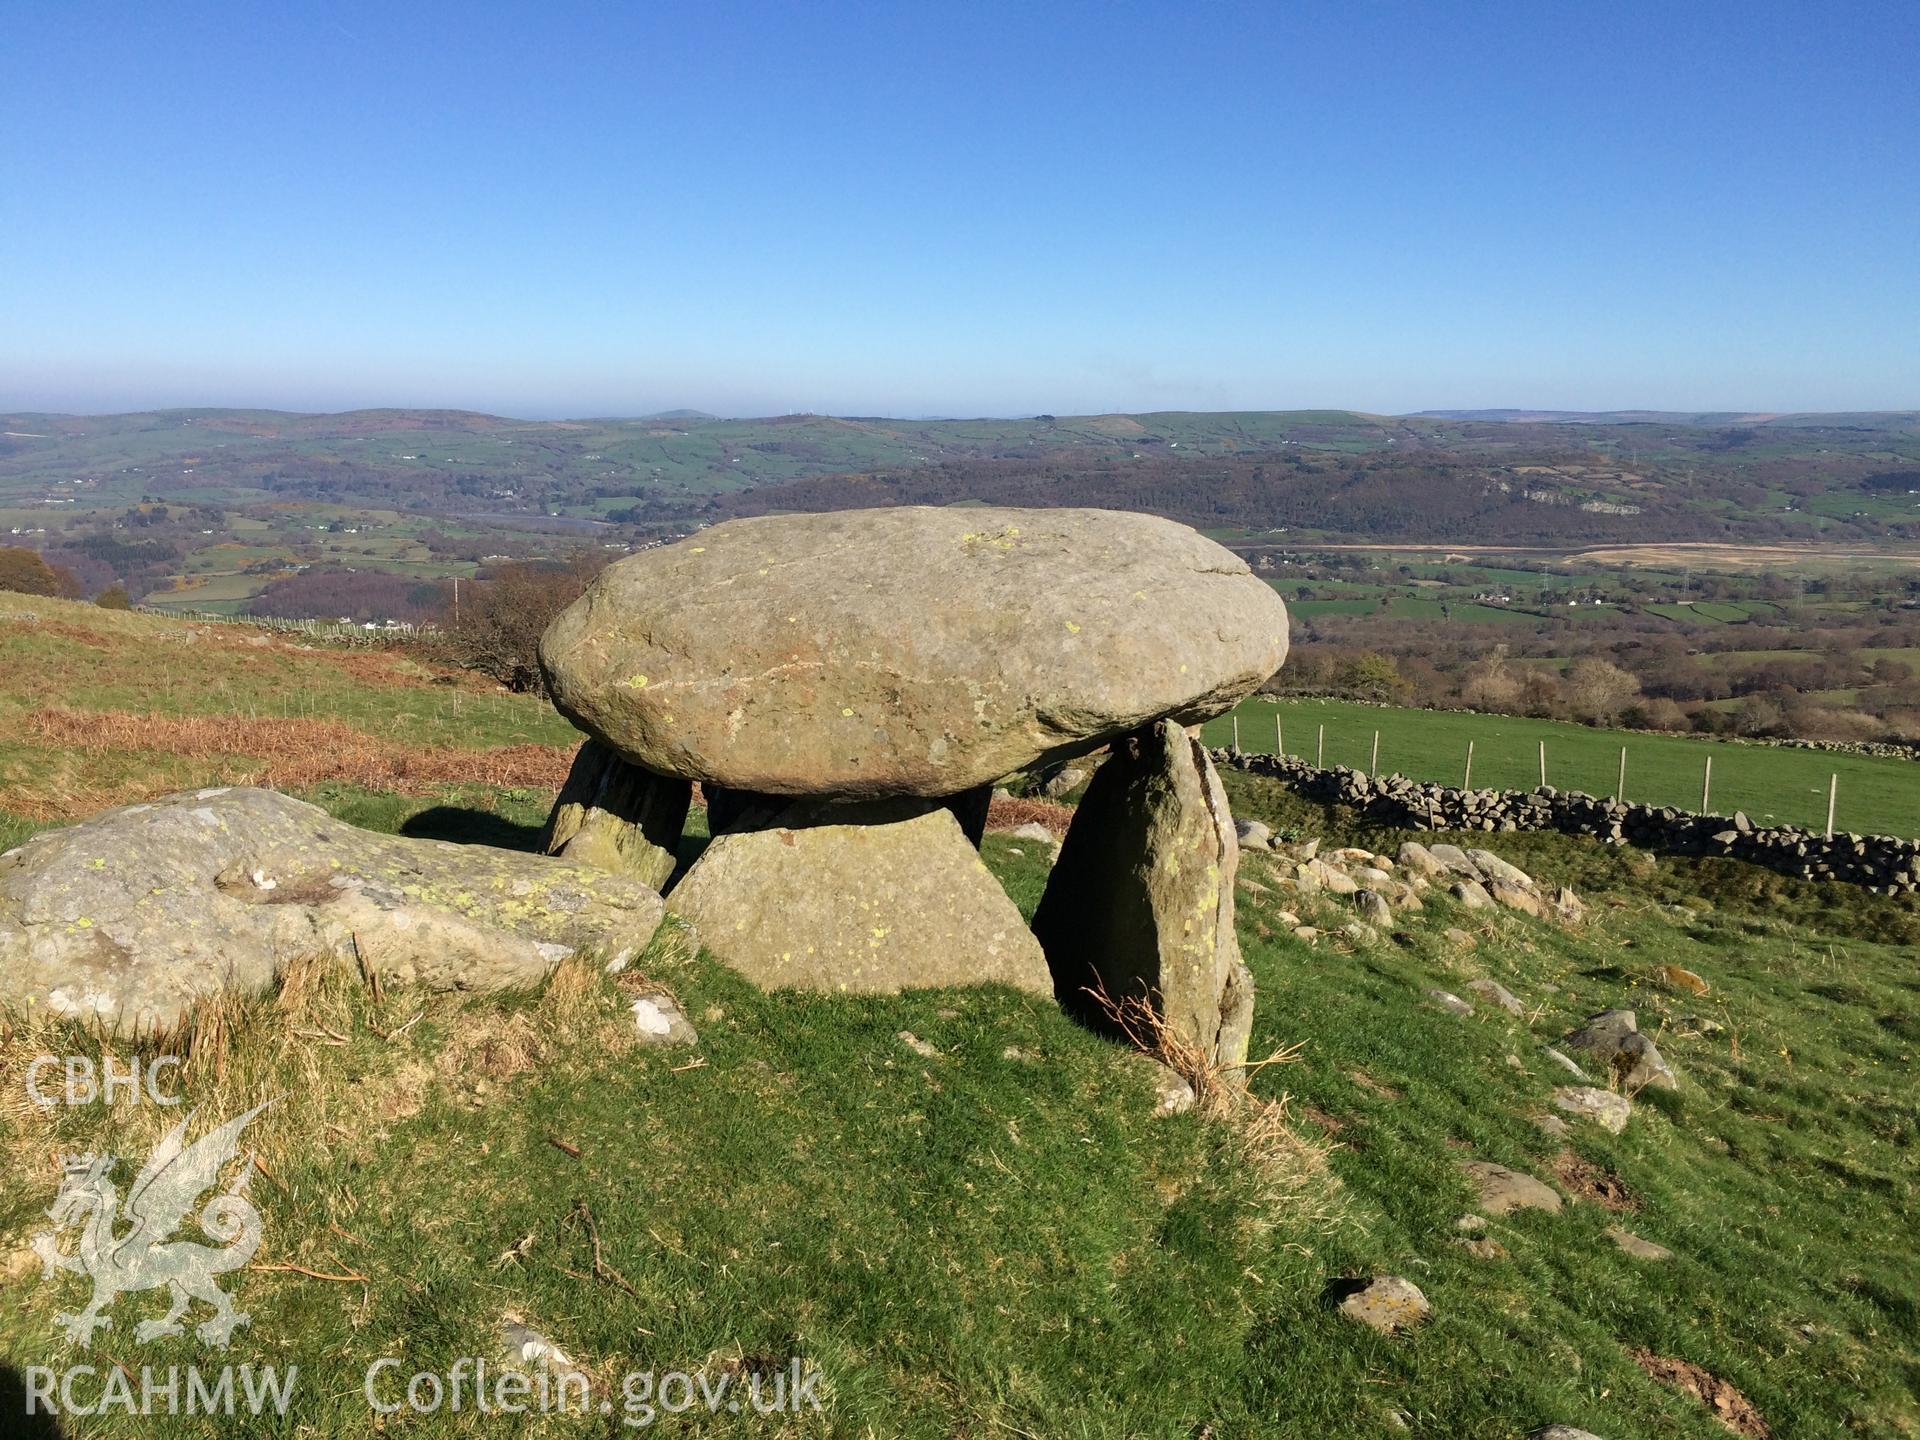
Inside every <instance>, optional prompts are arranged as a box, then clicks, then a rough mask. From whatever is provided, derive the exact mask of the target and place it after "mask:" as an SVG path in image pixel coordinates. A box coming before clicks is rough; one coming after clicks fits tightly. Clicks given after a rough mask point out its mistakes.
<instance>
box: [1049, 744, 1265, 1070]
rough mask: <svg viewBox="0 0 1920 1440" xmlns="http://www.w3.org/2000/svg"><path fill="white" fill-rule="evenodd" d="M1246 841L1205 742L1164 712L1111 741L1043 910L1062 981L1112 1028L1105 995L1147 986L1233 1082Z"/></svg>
mask: <svg viewBox="0 0 1920 1440" xmlns="http://www.w3.org/2000/svg"><path fill="white" fill-rule="evenodd" d="M1239 862H1240V849H1239V842H1238V840H1237V838H1236V837H1235V834H1234V827H1233V817H1232V815H1231V814H1230V813H1229V811H1228V808H1227V797H1226V792H1225V790H1224V789H1223V788H1222V787H1221V784H1220V777H1219V775H1218V774H1216V773H1215V771H1214V768H1213V763H1212V761H1211V760H1210V759H1209V758H1208V756H1207V752H1206V750H1205V749H1204V748H1203V747H1202V746H1201V745H1200V743H1199V742H1198V741H1197V740H1195V739H1194V738H1193V737H1191V736H1189V735H1188V734H1187V732H1186V731H1185V730H1184V729H1182V728H1181V727H1180V726H1179V725H1177V724H1175V723H1173V722H1172V721H1167V720H1163V721H1159V722H1157V723H1155V724H1153V725H1149V726H1146V727H1145V728H1143V729H1141V730H1138V731H1135V732H1134V733H1133V734H1131V735H1129V736H1127V737H1126V738H1125V739H1124V740H1122V741H1120V742H1118V743H1116V744H1115V746H1114V747H1113V758H1112V759H1110V760H1109V761H1108V762H1107V763H1106V764H1105V765H1103V766H1101V767H1100V769H1099V770H1098V771H1097V772H1095V774H1094V777H1093V781H1092V783H1091V784H1090V785H1089V786H1088V787H1087V793H1086V797H1085V799H1083V800H1082V801H1081V803H1080V807H1079V809H1078V810H1077V811H1076V812H1075V815H1074V818H1073V823H1072V825H1070V826H1069V827H1068V830H1067V838H1066V840H1065V842H1064V843H1063V844H1062V846H1061V848H1060V858H1059V860H1058V862H1057V863H1056V864H1055V865H1054V868H1053V874H1052V877H1051V878H1050V879H1049V880H1048V882H1047V889H1046V893H1045V894H1044V895H1043V896H1042V897H1041V900H1040V908H1039V910H1038V912H1037V913H1036V914H1035V916H1034V920H1033V929H1034V934H1035V935H1037V936H1038V937H1039V939H1040V944H1041V946H1042V948H1043V949H1044V950H1045V951H1046V955H1047V963H1048V966H1049V967H1050V969H1051V970H1052V973H1053V982H1054V991H1055V994H1056V995H1057V997H1058V998H1059V1000H1060V1003H1061V1004H1062V1005H1063V1006H1065V1007H1066V1008H1067V1009H1068V1010H1069V1011H1070V1012H1072V1013H1074V1014H1076V1015H1079V1016H1081V1017H1082V1018H1084V1019H1085V1020H1086V1021H1088V1023H1090V1024H1093V1025H1096V1026H1098V1027H1100V1028H1102V1029H1107V1030H1111V1029H1113V1028H1114V1027H1113V1025H1112V1022H1111V1017H1110V1016H1108V1015H1106V1014H1105V1013H1104V1011H1103V1010H1102V1008H1101V1006H1100V1005H1099V1004H1098V1003H1097V1002H1096V1001H1095V1000H1094V999H1093V995H1094V993H1096V992H1103V993H1104V994H1105V995H1106V996H1108V997H1110V999H1111V1000H1113V1001H1116V1002H1117V1001H1120V1000H1122V999H1125V998H1127V997H1145V998H1147V999H1149V1000H1150V1001H1151V1003H1152V1004H1153V1005H1154V1007H1155V1011H1156V1013H1157V1015H1158V1016H1159V1018H1160V1020H1161V1022H1162V1023H1163V1024H1164V1025H1166V1027H1167V1028H1168V1030H1169V1031H1170V1032H1171V1034H1172V1035H1173V1037H1174V1038H1175V1039H1177V1040H1178V1041H1180V1042H1183V1043H1185V1044H1189V1045H1192V1046H1194V1047H1196V1048H1197V1049H1198V1050H1199V1051H1200V1052H1201V1054H1202V1055H1203V1056H1204V1057H1205V1059H1206V1060H1207V1062H1208V1063H1209V1064H1211V1065H1213V1066H1216V1067H1222V1068H1220V1069H1219V1070H1218V1073H1219V1075H1220V1078H1221V1079H1222V1081H1223V1082H1225V1083H1228V1084H1240V1083H1244V1079H1245V1074H1244V1071H1243V1070H1242V1069H1240V1068H1238V1067H1241V1066H1243V1065H1244V1064H1245V1062H1246V1056H1247V1044H1248V1040H1249V1037H1250V1034H1251V1031H1252V1027H1253V981H1252V977H1251V976H1250V975H1249V974H1248V972H1247V970H1246V967H1245V966H1244V965H1242V964H1241V963H1240V948H1239V942H1238V941H1237V940H1236V939H1235V936H1234V929H1233V884H1234V873H1235V871H1236V870H1237V869H1238V868H1239Z"/></svg>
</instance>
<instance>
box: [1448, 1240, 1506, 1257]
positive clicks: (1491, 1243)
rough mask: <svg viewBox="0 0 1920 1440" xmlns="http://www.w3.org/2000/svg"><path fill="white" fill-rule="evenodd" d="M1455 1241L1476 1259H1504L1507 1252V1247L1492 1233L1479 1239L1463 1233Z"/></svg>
mask: <svg viewBox="0 0 1920 1440" xmlns="http://www.w3.org/2000/svg"><path fill="white" fill-rule="evenodd" d="M1453 1243H1454V1244H1456V1245H1458V1246H1459V1247H1460V1248H1461V1249H1462V1250H1464V1251H1466V1252H1467V1253H1468V1254H1469V1255H1471V1256H1473V1258H1474V1259H1476V1260H1503V1259H1505V1258H1506V1254H1507V1247H1506V1246H1504V1245H1502V1244H1501V1243H1500V1242H1499V1241H1498V1240H1495V1239H1494V1238H1493V1237H1492V1236H1491V1235H1482V1236H1480V1237H1479V1238H1477V1239H1472V1238H1469V1237H1467V1236H1464V1235H1463V1236H1459V1237H1457V1238H1456V1239H1455V1240H1454V1242H1453Z"/></svg>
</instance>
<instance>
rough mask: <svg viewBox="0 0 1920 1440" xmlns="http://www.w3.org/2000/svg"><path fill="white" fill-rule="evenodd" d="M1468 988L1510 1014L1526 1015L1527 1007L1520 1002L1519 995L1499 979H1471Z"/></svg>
mask: <svg viewBox="0 0 1920 1440" xmlns="http://www.w3.org/2000/svg"><path fill="white" fill-rule="evenodd" d="M1467 989H1469V990H1471V991H1472V992H1473V993H1474V994H1476V995H1478V996H1479V997H1480V998H1481V999H1482V1000H1484V1001H1486V1002H1487V1003H1488V1004H1489V1005H1498V1006H1499V1007H1500V1008H1501V1009H1502V1010H1504V1011H1506V1012H1507V1013H1508V1014H1509V1015H1524V1014H1526V1013H1527V1011H1526V1007H1525V1006H1524V1005H1522V1004H1521V1003H1520V1001H1519V999H1518V997H1516V996H1515V995H1514V993H1513V992H1512V991H1511V990H1509V989H1507V987H1506V986H1504V985H1502V984H1501V983H1500V982H1499V981H1497V980H1471V981H1469V982H1467Z"/></svg>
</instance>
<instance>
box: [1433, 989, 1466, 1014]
mask: <svg viewBox="0 0 1920 1440" xmlns="http://www.w3.org/2000/svg"><path fill="white" fill-rule="evenodd" d="M1426 996H1427V999H1429V1000H1431V1001H1432V1002H1433V1003H1434V1004H1435V1005H1438V1006H1439V1007H1440V1008H1441V1009H1442V1010H1445V1011H1446V1012H1447V1013H1448V1014H1449V1015H1460V1016H1467V1015H1471V1014H1473V1006H1471V1005H1469V1004H1468V1003H1467V1002H1466V1001H1464V1000H1462V999H1461V998H1460V997H1459V996H1458V995H1455V994H1454V993H1453V992H1452V991H1450V990H1429V991H1427V992H1426Z"/></svg>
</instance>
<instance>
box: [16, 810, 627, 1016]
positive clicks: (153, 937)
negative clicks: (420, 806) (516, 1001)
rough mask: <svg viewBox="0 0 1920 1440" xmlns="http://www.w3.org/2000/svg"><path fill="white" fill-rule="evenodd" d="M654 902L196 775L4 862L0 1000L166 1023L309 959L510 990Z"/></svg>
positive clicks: (545, 867)
mask: <svg viewBox="0 0 1920 1440" xmlns="http://www.w3.org/2000/svg"><path fill="white" fill-rule="evenodd" d="M663 914H664V906H663V905H662V903H661V900H660V897H659V896H658V895H657V894H655V893H654V892H653V891H652V890H651V889H649V888H648V887H647V886H645V885H642V884H640V883H639V882H638V881H635V880H632V879H629V878H627V877H626V876H622V875H614V874H610V873H608V872H607V871H605V870H601V869H598V868H596V867H593V866H588V865H578V864H574V863H572V862H571V861H567V860H556V859H549V858H547V857H545V856H540V855H529V854H525V853H523V852H521V851H516V850H499V849H494V848H492V847H489V846H484V845H455V844H451V843H449V842H447V841H442V840H422V839H414V838H410V837H407V836H399V835H382V834H376V833H374V832H372V831H368V830H360V829H357V828H355V827H354V826H351V825H346V824H343V823H341V822H340V821H338V820H335V819H334V818H333V817H332V816H331V815H329V814H327V813H326V811H324V810H322V809H320V808H319V807H318V806H315V805H309V804H307V803H305V802H304V801H300V800H295V799H293V798H292V797H291V796H287V795H282V794H279V793H277V792H275V791H272V790H260V789H254V788H252V787H248V786H225V787H217V788H209V789H205V790H199V791H188V792H185V793H183V794H179V795H171V796H168V797H166V798H165V799H162V800H155V801H151V802H147V803H144V804H139V805H128V806H124V807H122V808H120V809H117V810H109V811H107V812H106V813H105V814H102V815H98V816H95V817H94V818H93V819H91V820H87V821H85V822H83V823H81V824H78V825H73V826H69V827H67V828H65V829H61V830H49V831H43V832H42V833H40V834H39V835H36V836H34V837H33V838H32V839H30V840H28V841H27V842H26V843H25V844H24V845H22V846H20V847H18V848H17V849H16V850H14V851H12V852H10V854H9V856H8V857H7V858H5V859H0V1002H4V1003H5V1004H7V1005H9V1006H10V1007H12V1008H14V1009H16V1010H18V1011H25V1010H26V1009H27V1008H28V1007H29V1006H32V1007H34V1008H35V1009H36V1010H38V1012H39V1013H42V1014H52V1015H67V1016H72V1017H75V1018H81V1019H85V1020H87V1021H88V1022H90V1023H98V1024H99V1025H101V1026H103V1027H104V1028H105V1029H106V1030H108V1031H109V1032H121V1033H124V1032H131V1031H134V1030H141V1031H153V1030H163V1031H164V1030H168V1029H172V1028H173V1027H175V1026H177V1025H178V1024H180V1023H181V1022H182V1021H183V1020H184V1019H185V1018H186V1016H187V1012H188V1011H189V1009H190V1008H191V1007H192V1005H193V1003H194V1001H195V1000H197V999H199V998H200V997H203V996H210V995H214V994H217V993H220V992H223V991H236V992H242V993H247V992H257V991H262V990H265V989H267V988H268V987H269V986H270V985H271V984H272V983H273V980H274V977H275V975H276V974H277V973H278V972H279V969H280V967H281V966H282V965H284V964H286V963H287V962H288V961H291V960H294V959H297V958H305V957H308V956H312V955H316V954H334V955H338V956H341V957H342V958H344V959H346V960H348V961H350V962H352V963H356V964H358V965H360V966H363V967H365V968H367V969H370V970H372V971H373V972H374V973H377V974H378V975H379V976H380V977H381V979H382V980H384V981H386V982H388V983H391V984H401V985H405V984H419V985H423V986H425V987H427V988H429V989H438V990H445V989H462V990H490V989H498V988H504V987H520V986H526V985H531V984H534V983H536V982H538V981H539V980H541V979H542V978H543V977H545V976H546V974H547V973H548V972H549V971H551V970H552V969H553V967H554V966H555V965H556V964H558V963H559V962H560V961H561V960H563V959H565V958H566V957H568V956H569V955H572V954H574V953H575V952H576V951H582V950H591V951H596V952H598V953H600V954H602V955H604V956H608V957H611V958H612V960H613V962H614V963H616V964H617V963H619V961H620V958H621V957H622V956H623V955H624V956H627V957H631V956H632V955H633V954H634V953H636V952H637V951H638V950H639V949H641V948H642V947H643V946H645V945H646V943H647V941H648V940H649V939H651V938H652V936H653V932H654V931H655V930H656V929H657V928H658V927H659V924H660V920H661V917H662V915H663ZM356 937H357V942H356Z"/></svg>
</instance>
